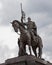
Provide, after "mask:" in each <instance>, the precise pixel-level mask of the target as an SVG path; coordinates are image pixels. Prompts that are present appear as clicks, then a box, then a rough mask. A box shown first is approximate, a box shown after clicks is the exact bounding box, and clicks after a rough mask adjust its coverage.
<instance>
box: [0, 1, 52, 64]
mask: <svg viewBox="0 0 52 65" xmlns="http://www.w3.org/2000/svg"><path fill="white" fill-rule="evenodd" d="M21 2H22V4H23V10H24V11H25V13H26V18H27V17H28V16H30V17H31V19H32V20H33V21H35V22H36V25H37V29H38V34H39V35H40V36H41V38H42V41H43V46H44V47H43V55H42V57H43V58H44V59H46V60H48V61H50V62H52V0H0V63H2V62H4V61H5V60H6V59H8V58H12V57H17V56H18V51H19V49H18V45H17V41H18V37H19V35H17V33H15V32H14V30H13V28H12V26H11V24H10V22H12V21H13V20H15V19H16V20H20V17H21V12H20V3H21Z"/></svg>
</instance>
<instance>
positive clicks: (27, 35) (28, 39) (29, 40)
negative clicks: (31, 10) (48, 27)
mask: <svg viewBox="0 0 52 65" xmlns="http://www.w3.org/2000/svg"><path fill="white" fill-rule="evenodd" d="M21 13H22V16H21V22H20V21H18V20H14V21H13V22H11V24H12V27H13V28H14V30H15V32H16V33H18V29H19V31H20V38H19V39H18V45H19V56H23V55H28V54H27V53H26V45H28V48H29V52H30V55H32V51H31V47H32V50H33V52H34V54H35V56H36V57H39V58H41V57H42V48H43V44H42V39H41V37H40V36H39V35H38V34H37V26H36V24H35V22H33V21H31V18H30V17H28V18H27V20H28V22H26V23H24V22H23V20H24V21H25V13H24V11H23V10H22V4H21ZM25 26H26V27H25ZM37 48H38V53H37V51H36V49H37Z"/></svg>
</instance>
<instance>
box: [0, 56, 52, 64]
mask: <svg viewBox="0 0 52 65" xmlns="http://www.w3.org/2000/svg"><path fill="white" fill-rule="evenodd" d="M0 65H52V64H51V63H49V62H48V61H45V60H44V59H40V58H36V57H35V56H31V55H26V56H20V57H15V58H11V59H7V60H6V61H5V63H3V64H0Z"/></svg>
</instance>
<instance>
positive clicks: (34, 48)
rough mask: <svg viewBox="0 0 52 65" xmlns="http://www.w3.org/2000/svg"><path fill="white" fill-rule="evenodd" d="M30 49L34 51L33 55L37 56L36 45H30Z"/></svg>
mask: <svg viewBox="0 0 52 65" xmlns="http://www.w3.org/2000/svg"><path fill="white" fill-rule="evenodd" d="M32 49H33V52H34V54H35V56H36V57H37V52H36V47H35V46H32Z"/></svg>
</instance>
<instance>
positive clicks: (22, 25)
mask: <svg viewBox="0 0 52 65" xmlns="http://www.w3.org/2000/svg"><path fill="white" fill-rule="evenodd" d="M15 22H17V23H18V24H19V25H21V26H22V27H23V28H24V29H26V28H25V26H24V25H23V23H21V22H20V21H18V20H14V21H13V22H12V24H14V23H15Z"/></svg>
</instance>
